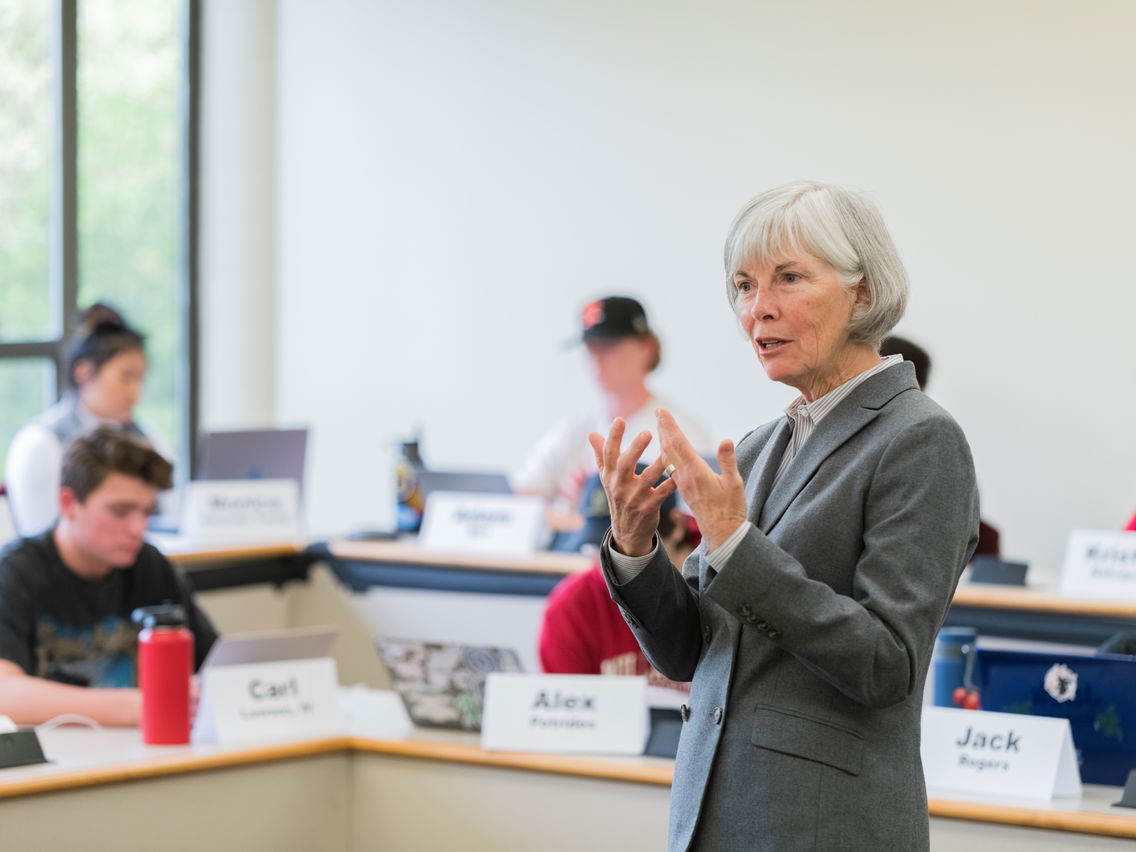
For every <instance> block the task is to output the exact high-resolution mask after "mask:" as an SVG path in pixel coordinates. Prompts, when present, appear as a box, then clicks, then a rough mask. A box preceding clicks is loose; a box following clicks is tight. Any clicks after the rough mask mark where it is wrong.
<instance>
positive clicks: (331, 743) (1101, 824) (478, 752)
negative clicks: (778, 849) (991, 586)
mask: <svg viewBox="0 0 1136 852" xmlns="http://www.w3.org/2000/svg"><path fill="white" fill-rule="evenodd" d="M334 754H385V755H394V756H399V757H406V758H411V759H418V760H432V761H439V762H450V763H464V764H470V765H477V766H491V767H497V768H501V769H519V770H527V771H531V772H542V773H547V774H554V775H572V776H579V777H585V778H596V779H600V780H608V781H627V782H632V783H639V784H650V785H655V786H662V787H665V786H669V785H670V783H671V780H672V777H673V773H674V767H673V766H672V765H671V764H670V763H667V762H664V761H660V762H658V763H644V764H620V763H616V762H612V763H607V762H604V761H600V760H596V759H593V758H586V757H570V756H565V755H546V754H530V753H524V752H487V751H483V750H482V749H480V748H478V747H477V746H470V745H461V744H454V743H439V742H431V741H426V740H380V739H372V738H370V737H359V736H335V737H326V738H323V739H317V740H306V741H303V742H295V743H283V744H280V743H274V744H269V745H263V746H249V747H246V748H242V749H240V750H237V751H226V752H219V753H217V754H178V755H171V756H170V757H168V758H165V759H154V760H147V761H145V762H139V763H132V764H123V765H120V766H105V767H92V768H86V769H75V770H71V771H67V772H60V773H55V774H51V775H41V776H35V777H31V778H24V779H21V780H17V781H12V782H8V783H3V781H2V776H0V801H3V800H5V799H14V798H19V797H23V796H32V795H37V794H44V793H54V792H61V791H65V790H73V789H78V788H82V787H94V786H98V785H101V784H116V783H123V782H130V781H144V780H147V779H152V778H161V777H163V776H169V775H184V774H189V773H197V772H207V771H210V770H217V769H228V768H239V767H241V766H248V765H255V764H259V763H272V762H279V761H285V760H296V759H303V758H310V757H321V756H323V755H334ZM928 810H929V812H930V815H931V816H933V817H943V818H950V819H963V820H969V821H972V822H989V823H999V824H1004V825H1012V826H1021V827H1027V828H1042V829H1050V830H1058V831H1068V832H1076V833H1080V834H1094V835H1102V836H1108V837H1123V838H1134V839H1136V815H1134V816H1131V817H1129V816H1123V815H1120V814H1097V813H1089V812H1086V811H1049V810H1044V809H1041V808H1036V809H1035V808H1022V807H1006V806H1003V805H995V804H985V803H980V802H962V801H956V800H953V799H943V798H932V799H930V800H929V802H928Z"/></svg>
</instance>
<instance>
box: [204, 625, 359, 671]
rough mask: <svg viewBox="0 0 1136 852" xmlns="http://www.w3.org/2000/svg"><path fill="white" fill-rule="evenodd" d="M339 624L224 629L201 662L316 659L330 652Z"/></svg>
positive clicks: (233, 663)
mask: <svg viewBox="0 0 1136 852" xmlns="http://www.w3.org/2000/svg"><path fill="white" fill-rule="evenodd" d="M338 635H339V628H338V627H335V626H332V625H320V626H316V627H284V628H280V629H278V630H257V631H250V632H247V633H223V634H221V635H220V636H218V637H217V641H216V642H214V643H213V647H212V648H210V649H209V653H208V654H206V655H205V659H204V660H203V661H202V663H201V670H202V671H204V670H205V669H207V668H209V667H210V666H237V665H247V664H249V663H274V662H277V661H279V660H315V659H319V658H321V657H329V656H331V646H332V645H333V644H334V643H335V637H336V636H338Z"/></svg>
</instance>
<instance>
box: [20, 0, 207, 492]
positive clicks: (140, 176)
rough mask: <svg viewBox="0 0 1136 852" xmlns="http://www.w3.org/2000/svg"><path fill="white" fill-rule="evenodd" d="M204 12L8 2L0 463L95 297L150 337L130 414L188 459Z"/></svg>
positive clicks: (186, 7)
mask: <svg viewBox="0 0 1136 852" xmlns="http://www.w3.org/2000/svg"><path fill="white" fill-rule="evenodd" d="M194 13H195V8H194V0H52V2H45V0H0V138H2V139H4V143H3V144H2V145H0V293H2V305H0V465H2V464H3V456H4V455H6V452H7V447H8V444H9V442H10V440H11V438H12V436H13V434H14V433H15V431H16V430H17V429H18V428H19V427H20V425H21V424H22V423H24V422H25V421H26V420H28V419H29V418H30V417H32V416H34V415H35V414H36V413H37V412H39V411H41V410H43V409H44V408H45V407H46V406H47V405H49V404H50V403H51V402H53V401H54V400H55V399H56V398H57V397H58V396H59V394H60V393H61V392H62V391H63V390H64V387H63V384H64V382H65V377H64V374H63V365H62V361H61V357H62V349H63V342H64V341H65V339H66V337H67V335H68V333H69V332H70V330H71V328H72V326H73V323H74V319H75V317H76V315H77V313H78V311H79V310H80V309H81V308H83V307H85V306H86V305H89V304H91V303H92V302H95V301H105V302H108V303H110V304H111V305H113V306H114V307H116V308H117V309H118V310H119V311H121V312H122V313H123V315H124V316H125V317H126V319H127V321H128V322H130V323H131V325H133V326H134V327H136V328H138V329H139V330H141V331H142V332H144V333H145V334H146V335H147V355H148V360H149V372H148V375H147V379H146V388H145V393H144V395H143V399H142V402H141V404H140V405H139V407H138V409H137V410H136V412H135V415H136V418H137V419H138V420H139V422H141V423H142V424H143V425H144V426H145V427H146V428H147V429H149V430H151V431H153V432H154V433H155V434H156V435H157V436H158V437H159V438H160V439H161V440H162V442H163V443H165V444H167V445H168V446H169V447H171V448H173V449H175V451H176V452H177V454H178V456H179V458H180V459H182V460H184V461H186V462H188V453H186V452H185V449H186V448H187V447H188V445H189V441H190V437H191V436H190V421H191V409H192V406H191V405H190V392H189V391H190V387H191V375H190V366H191V361H192V359H191V358H190V357H189V352H190V345H189V344H190V340H189V333H190V328H191V317H192V286H191V285H192V281H191V270H190V269H189V266H188V263H187V261H186V259H187V258H189V257H191V256H192V254H191V252H192V245H191V242H190V239H191V236H192V229H191V228H190V224H191V219H192V206H191V199H192V195H191V193H190V192H188V191H187V190H188V189H189V188H190V181H191V179H192V172H193V170H192V169H191V168H190V165H189V164H190V157H191V152H192V150H193V148H192V146H191V144H190V142H191V138H190V137H191V133H190V128H192V127H193V126H194V125H193V121H192V118H193V110H192V108H193V103H192V97H191V95H192V93H193V87H192V85H191V83H192V80H191V77H192V74H191V70H190V69H192V67H193V63H192V62H191V60H192V59H193V57H192V55H191V54H192V50H193V45H195V44H196V38H195V35H196V34H195V32H194V30H195V28H196V23H195V21H196V15H195V14H194ZM187 466H188V465H187V464H186V465H182V466H181V467H182V468H183V469H184V468H186V467H187ZM2 478H3V470H2V468H0V481H2Z"/></svg>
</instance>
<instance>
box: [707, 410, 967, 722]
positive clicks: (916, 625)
mask: <svg viewBox="0 0 1136 852" xmlns="http://www.w3.org/2000/svg"><path fill="white" fill-rule="evenodd" d="M853 499H854V498H853ZM797 510H798V511H807V507H805V508H804V509H802V508H799V507H798V508H797ZM863 512H864V520H863V542H862V550H861V551H860V554H859V557H858V558H857V560H856V562H855V565H854V566H852V576H851V593H850V594H841V593H839V592H837V591H836V590H835V589H833V588H832V587H831V586H829V585H828V584H826V583H823V582H818V581H816V580H813V579H811V578H810V577H809V576H808V574H807V572H806V570H805V568H804V567H803V566H802V565H801V564H800V563H799V562H798V561H796V560H795V559H794V558H793V557H792V556H791V555H790V554H789V553H787V552H786V551H785V550H784V549H782V548H781V547H779V546H778V545H777V544H776V543H774V542H773V541H771V540H770V538H769V537H767V536H766V535H765V534H763V533H762V532H761V531H760V530H759V529H757V528H756V527H753V528H752V529H751V530H750V531H749V532H748V534H747V535H746V537H745V539H744V540H743V541H742V543H741V544H740V545H739V546H738V548H737V550H735V551H734V553H733V554H732V555H731V557H730V558H729V560H727V562H726V564H725V565H723V566H722V570H721V571H720V572H719V573H718V575H717V576H716V577H715V578H714V580H713V582H711V583H710V585H709V586H708V587H707V589H706V594H707V595H708V596H709V597H710V598H711V599H712V600H714V601H715V602H716V603H717V604H719V605H720V606H721V607H723V608H724V609H725V610H726V611H727V612H729V613H735V614H736V613H739V612H752V613H756V614H757V616H758V619H760V620H761V621H763V622H765V623H766V624H767V625H768V626H767V629H766V633H767V635H768V637H769V639H770V641H771V642H773V643H774V644H776V645H777V646H779V647H780V648H782V649H783V650H785V651H787V652H788V653H790V654H793V655H794V656H795V657H796V658H797V659H798V660H799V661H800V662H801V663H802V664H803V665H805V666H806V667H807V668H809V669H810V670H811V671H813V672H814V673H815V674H816V675H817V676H819V677H821V678H823V679H824V680H826V681H828V682H830V683H831V684H832V685H833V686H834V687H835V688H836V689H838V690H839V691H840V692H842V693H844V694H845V695H846V696H848V697H849V698H851V699H852V700H854V701H856V702H858V703H860V704H863V705H866V706H872V707H885V706H889V705H891V704H894V703H896V702H899V701H901V700H903V699H904V698H905V697H906V696H908V695H910V694H911V693H912V692H913V691H914V690H915V689H916V688H918V686H919V684H920V683H921V681H922V678H921V674H920V673H921V672H923V671H925V669H926V665H927V661H928V660H929V658H930V654H931V649H932V646H933V644H934V641H935V636H936V634H937V632H938V629H939V627H940V626H941V624H942V621H943V617H944V615H945V613H946V610H947V608H948V606H949V605H950V601H951V597H952V595H953V593H954V589H955V586H956V584H957V583H958V578H959V575H960V574H961V572H962V569H963V567H964V566H965V565H966V563H967V561H968V560H969V558H970V555H971V553H972V552H973V550H974V547H975V545H976V543H977V540H978V495H977V487H976V484H975V477H974V466H973V462H972V460H971V456H970V450H969V447H968V446H967V443H966V439H965V437H964V436H963V434H962V431H961V429H959V427H958V425H957V424H956V423H955V422H954V421H953V420H951V419H950V418H949V417H946V416H943V417H938V418H929V419H926V420H922V421H919V422H917V423H914V424H912V425H910V426H908V427H907V428H904V429H903V430H901V431H899V432H898V433H897V434H896V435H895V436H894V437H893V438H892V439H891V440H890V442H889V443H888V444H887V446H886V447H884V449H883V451H882V453H881V454H880V455H879V456H878V460H877V462H876V465H875V468H874V470H872V471H870V476H869V478H868V480H867V483H866V492H865V494H864V496H863ZM815 534H816V535H818V536H824V535H826V518H825V516H824V514H823V512H818V516H817V517H816V519H815ZM758 619H755V620H758Z"/></svg>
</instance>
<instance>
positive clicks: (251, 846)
mask: <svg viewBox="0 0 1136 852" xmlns="http://www.w3.org/2000/svg"><path fill="white" fill-rule="evenodd" d="M413 736H415V737H416V739H405V740H398V739H379V738H374V737H370V736H358V735H345V736H334V737H326V738H320V739H310V740H300V741H293V742H280V743H270V744H263V745H244V746H165V747H153V746H150V747H147V746H143V745H142V744H141V742H140V739H139V734H138V731H137V730H135V729H108V730H104V731H89V730H85V729H59V730H55V731H50V732H46V733H44V734H42V735H41V740H42V742H43V746H44V751H45V753H46V754H47V755H48V757H49V758H51V759H52V760H53V761H54V763H53V764H49V765H42V766H34V767H17V768H13V769H5V770H0V826H2V829H0V846H2V847H3V848H4V849H13V850H21V849H35V850H56V849H59V850H73V849H79V848H82V849H88V850H101V849H108V850H110V849H114V850H132V849H138V850H144V849H145V850H151V849H155V848H162V849H174V850H176V849H212V850H218V852H220V851H221V850H228V849H239V850H260V849H264V850H273V852H278V850H321V852H324V850H326V852H337V850H370V849H389V850H414V852H432V850H438V852H442V850H445V852H452V850H457V849H461V850H470V852H482V850H484V852H490V850H492V852H504V850H525V852H528V850H539V852H559V850H565V852H567V850H579V849H619V850H661V849H664V848H665V840H666V821H667V817H666V814H667V799H668V796H669V792H670V791H669V786H670V781H671V775H672V763H671V761H668V760H663V759H659V758H599V757H564V756H552V755H534V754H518V753H501V752H486V751H483V750H482V749H480V748H479V747H478V746H477V744H476V737H475V736H473V735H462V734H451V735H448V736H447V735H445V734H442V733H437V734H435V733H433V732H425V731H422V730H417V731H415V732H414V734H413ZM1119 793H1120V791H1119V789H1118V788H1110V787H1088V788H1086V792H1085V796H1084V797H1083V798H1081V799H1079V800H1055V801H1053V802H1028V801H1013V800H1006V801H1004V802H991V801H989V800H987V801H984V802H978V801H973V802H968V801H965V800H959V799H957V798H953V797H952V798H946V797H942V796H936V795H934V794H932V797H931V800H930V812H931V815H932V820H931V837H932V849H934V850H935V852H952V850H966V852H976V850H977V852H981V850H987V849H997V850H999V852H1004V851H1005V850H1009V852H1014V850H1023V852H1024V850H1027V849H1028V850H1030V852H1046V850H1054V852H1055V850H1068V849H1073V848H1075V849H1122V848H1124V849H1130V848H1132V841H1133V840H1136V811H1125V810H1122V809H1118V808H1112V807H1110V803H1111V802H1114V801H1116V799H1117V798H1118V797H1119Z"/></svg>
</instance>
